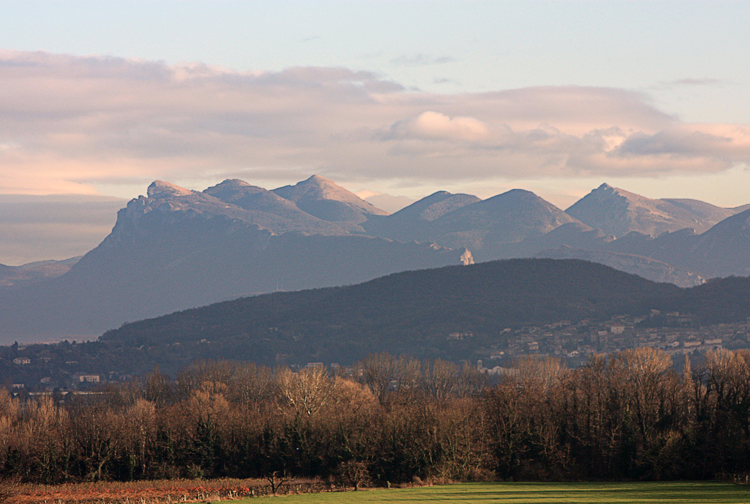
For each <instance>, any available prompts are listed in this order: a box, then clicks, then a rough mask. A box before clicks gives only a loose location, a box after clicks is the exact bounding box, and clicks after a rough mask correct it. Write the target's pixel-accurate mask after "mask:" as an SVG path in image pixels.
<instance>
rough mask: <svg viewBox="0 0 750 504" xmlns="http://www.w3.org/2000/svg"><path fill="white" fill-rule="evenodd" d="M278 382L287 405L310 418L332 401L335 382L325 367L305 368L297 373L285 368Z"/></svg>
mask: <svg viewBox="0 0 750 504" xmlns="http://www.w3.org/2000/svg"><path fill="white" fill-rule="evenodd" d="M276 381H277V384H278V387H279V393H280V394H281V397H282V398H283V399H284V401H285V402H286V404H288V405H289V406H291V407H292V408H293V409H294V410H295V411H298V412H300V413H304V414H305V415H307V416H308V417H309V416H312V415H314V414H315V413H317V412H318V411H319V410H320V409H321V408H322V407H323V406H325V405H326V404H328V402H329V401H330V400H331V396H332V392H333V381H332V380H331V379H330V378H329V376H328V372H327V371H326V369H325V368H324V367H323V366H316V367H311V368H305V369H302V370H300V371H299V372H297V373H294V372H292V371H291V370H290V369H289V368H284V369H282V370H281V371H280V372H279V373H278V376H277V378H276Z"/></svg>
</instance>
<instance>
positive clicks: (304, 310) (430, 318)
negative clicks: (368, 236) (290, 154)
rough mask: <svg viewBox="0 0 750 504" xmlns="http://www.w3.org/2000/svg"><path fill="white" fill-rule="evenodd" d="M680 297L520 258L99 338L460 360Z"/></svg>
mask: <svg viewBox="0 0 750 504" xmlns="http://www.w3.org/2000/svg"><path fill="white" fill-rule="evenodd" d="M683 292H684V291H683V290H682V289H680V288H678V287H676V286H674V285H671V284H657V283H654V282H650V281H648V280H645V279H643V278H641V277H638V276H635V275H630V274H627V273H623V272H620V271H617V270H614V269H612V268H609V267H606V266H602V265H599V264H595V263H589V262H585V261H578V260H563V261H556V260H549V259H514V260H506V261H493V262H487V263H482V264H476V265H472V266H458V267H452V266H451V267H444V268H437V269H429V270H419V271H408V272H403V273H396V274H393V275H389V276H386V277H382V278H379V279H376V280H372V281H369V282H366V283H363V284H359V285H353V286H346V287H334V288H328V289H315V290H307V291H300V292H288V293H286V292H283V293H275V294H268V295H262V296H257V297H251V298H242V299H238V300H234V301H228V302H223V303H218V304H214V305H210V306H207V307H203V308H197V309H191V310H186V311H182V312H177V313H173V314H170V315H166V316H163V317H159V318H155V319H150V320H144V321H140V322H135V323H130V324H125V325H123V326H122V327H121V328H119V329H117V330H112V331H108V332H107V333H105V334H104V335H103V336H102V337H101V339H102V340H103V341H107V342H111V343H119V344H123V345H124V346H141V345H146V346H147V347H153V346H167V345H174V344H175V343H179V344H181V345H184V344H186V343H191V342H192V343H194V342H200V341H201V340H206V341H205V343H206V344H205V345H202V347H203V349H202V350H201V352H202V355H201V357H207V358H235V359H247V360H254V361H256V362H265V363H273V362H287V363H296V362H301V363H304V362H309V361H315V360H321V361H328V362H331V361H334V362H336V361H338V362H342V363H346V362H353V361H356V360H358V359H361V358H363V357H364V356H366V355H368V354H370V353H373V352H382V351H388V352H391V353H406V354H410V355H415V356H418V357H425V358H427V357H429V358H435V357H440V358H448V359H451V360H456V359H458V358H465V357H470V356H471V355H472V354H473V352H472V348H475V347H476V345H478V344H487V343H491V341H488V339H489V340H491V339H493V338H497V337H498V335H499V334H500V333H501V332H502V330H503V329H504V328H507V327H512V328H516V327H522V326H531V325H543V324H547V323H552V322H557V321H560V320H581V319H584V318H598V319H601V318H607V317H610V316H612V315H615V314H624V313H627V314H634V315H636V314H647V313H648V312H649V310H650V309H652V308H656V307H658V306H661V305H663V304H664V303H667V302H669V303H671V304H670V306H673V305H675V306H676V305H677V304H679V299H680V296H681V295H682V293H683ZM452 333H461V336H459V337H458V338H449V335H451V334H452Z"/></svg>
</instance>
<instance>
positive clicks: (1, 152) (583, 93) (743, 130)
mask: <svg viewBox="0 0 750 504" xmlns="http://www.w3.org/2000/svg"><path fill="white" fill-rule="evenodd" d="M748 131H750V130H749V129H748V128H747V127H745V126H733V125H725V124H686V123H681V122H679V121H678V120H677V119H676V118H674V117H671V116H669V115H668V114H665V113H664V112H662V111H660V110H658V109H655V108H654V107H653V106H652V105H650V103H649V100H648V97H647V96H645V95H643V94H641V93H635V92H631V91H626V90H621V89H612V88H592V87H577V86H562V87H538V88H526V89H516V90H505V91H496V92H491V93H475V94H462V95H448V94H445V95H440V94H429V93H420V92H414V91H407V90H405V89H404V88H403V87H402V86H400V85H399V84H398V83H394V82H392V81H389V80H388V79H383V78H381V77H379V76H378V75H377V74H375V73H372V72H366V71H352V70H349V69H346V68H315V67H305V68H291V69H287V70H284V71H281V72H235V71H233V70H230V69H225V68H219V67H212V66H209V65H204V64H201V63H191V64H180V65H174V66H170V65H166V64H164V63H160V62H149V61H136V60H127V59H120V58H104V57H73V56H65V55H55V54H48V53H29V52H18V51H0V180H2V182H0V192H6V193H8V192H17V193H18V192H27V193H36V194H43V193H50V192H87V193H91V192H94V191H95V190H96V187H97V186H98V185H100V184H102V183H107V181H118V183H121V181H123V180H127V179H131V180H137V181H138V182H139V183H140V181H142V180H144V179H145V180H149V179H166V180H173V181H175V182H180V181H181V180H184V179H197V178H201V177H203V178H205V177H210V178H211V179H212V180H218V179H221V178H222V177H224V176H232V177H240V178H246V179H249V180H252V181H255V182H256V183H262V182H263V180H267V179H272V178H274V176H275V175H274V174H279V173H284V174H285V175H284V177H285V178H291V179H292V180H293V179H294V178H297V177H299V178H301V177H303V176H307V175H309V174H310V173H313V172H321V173H324V174H326V175H328V176H332V177H337V178H340V179H346V180H360V181H363V180H367V179H374V178H378V177H381V178H391V177H399V178H400V179H401V180H421V181H426V180H433V181H440V180H459V179H461V178H463V177H472V178H474V179H477V178H482V177H489V176H493V177H494V176H504V177H507V178H512V177H518V176H523V177H526V178H528V177H531V178H533V177H551V176H566V175H571V174H580V173H589V174H594V175H601V176H608V175H612V174H615V175H616V174H624V173H630V174H638V175H649V174H656V173H664V172H665V171H670V172H680V171H684V172H700V171H704V172H714V171H718V170H724V169H727V168H729V167H730V166H732V165H734V164H736V163H742V162H746V161H747V160H749V159H750V133H748ZM457 166H460V167H461V169H460V170H457V169H456V167H457ZM277 178H278V177H277Z"/></svg>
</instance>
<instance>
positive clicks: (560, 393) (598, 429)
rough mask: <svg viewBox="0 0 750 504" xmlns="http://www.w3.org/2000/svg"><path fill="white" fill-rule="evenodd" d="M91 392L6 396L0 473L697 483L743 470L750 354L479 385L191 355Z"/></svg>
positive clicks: (436, 365) (419, 373) (450, 374)
mask: <svg viewBox="0 0 750 504" xmlns="http://www.w3.org/2000/svg"><path fill="white" fill-rule="evenodd" d="M100 392H101V393H98V394H90V395H76V396H70V395H69V396H66V397H65V398H64V400H60V397H52V396H37V397H32V398H29V397H27V398H25V399H22V398H17V397H13V396H11V394H9V393H8V392H7V391H6V390H4V389H3V390H0V477H2V478H16V479H21V480H24V481H30V482H40V483H59V482H68V481H93V480H119V481H129V480H139V479H165V478H167V479H168V478H197V477H202V478H214V477H237V478H272V480H273V481H277V482H278V481H281V480H282V479H283V478H287V477H321V478H324V479H325V478H338V479H340V480H343V481H346V482H348V484H349V485H351V486H355V487H357V486H359V485H364V484H378V485H386V484H388V483H398V482H406V481H412V480H413V479H415V478H422V479H424V478H433V479H437V480H442V481H447V480H453V481H457V480H458V481H471V480H490V479H535V480H569V479H575V480H581V479H586V480H591V479H595V480H619V479H650V480H659V479H678V478H679V479H703V478H713V477H716V476H717V475H718V474H720V473H741V472H750V351H747V350H740V351H729V350H717V351H713V352H709V353H708V354H706V357H705V359H704V361H703V363H702V364H701V365H700V366H695V367H693V368H691V366H690V362H689V361H688V360H687V359H686V363H685V367H684V369H683V371H682V372H681V373H677V372H676V371H675V370H674V369H673V367H672V359H671V357H670V356H669V355H667V354H666V353H664V352H662V351H659V350H656V349H652V348H638V349H633V350H625V351H622V352H618V353H615V354H610V355H595V356H592V357H591V358H590V359H589V360H588V362H587V363H586V364H585V365H583V366H581V367H579V368H576V369H568V368H566V367H564V366H563V365H561V363H560V362H559V361H558V360H556V359H554V358H549V357H544V358H531V357H529V358H522V359H520V360H518V362H517V363H516V365H515V366H514V368H513V369H512V370H511V371H509V372H508V373H506V374H505V375H503V376H502V377H500V378H499V379H498V380H496V381H495V382H494V383H489V382H488V381H487V377H486V376H485V375H483V374H480V373H479V372H477V371H476V370H475V369H473V368H471V367H469V366H463V367H461V366H458V365H456V364H454V363H450V362H446V361H442V360H434V361H418V360H416V359H414V358H410V357H404V356H400V357H396V356H392V355H388V354H375V355H371V356H369V357H367V358H365V359H364V360H363V361H361V362H360V363H359V364H358V365H356V366H353V367H352V368H350V369H349V370H348V371H347V372H342V371H340V370H336V372H329V371H328V370H327V369H326V368H324V367H322V366H320V367H310V368H305V369H301V370H299V371H296V372H295V371H292V370H290V369H289V368H278V369H270V368H267V367H264V366H258V365H255V364H252V363H237V362H227V361H220V362H200V363H196V364H193V365H191V366H190V367H188V368H186V369H183V370H182V371H181V372H180V373H179V374H178V375H177V377H176V378H175V379H173V378H171V377H169V376H168V375H165V374H163V373H161V372H159V370H158V369H154V371H153V372H152V373H151V374H149V375H148V376H145V377H144V378H142V379H140V380H133V381H131V382H129V383H126V384H122V385H118V386H112V385H108V386H107V388H106V389H102V390H101V391H100Z"/></svg>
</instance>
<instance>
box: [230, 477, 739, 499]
mask: <svg viewBox="0 0 750 504" xmlns="http://www.w3.org/2000/svg"><path fill="white" fill-rule="evenodd" d="M278 499H279V500H278V502H279V504H282V503H283V504H298V503H299V504H313V503H319V502H320V503H347V504H348V503H357V502H410V503H416V504H419V503H423V502H424V503H427V502H429V503H435V502H442V503H452V502H456V503H460V504H489V503H503V504H505V503H508V504H511V503H513V504H537V503H538V504H548V503H549V504H554V503H623V504H625V503H627V504H630V503H659V502H667V503H673V504H709V503H732V504H739V503H750V486H741V485H734V484H731V483H716V482H668V483H465V484H458V485H441V486H433V487H421V488H407V489H390V490H385V489H381V490H367V491H359V492H332V493H321V494H307V495H292V496H287V497H278ZM235 502H236V501H235ZM256 502H257V501H256ZM274 502H276V501H274ZM247 504H252V502H250V501H249V500H248V501H247Z"/></svg>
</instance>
